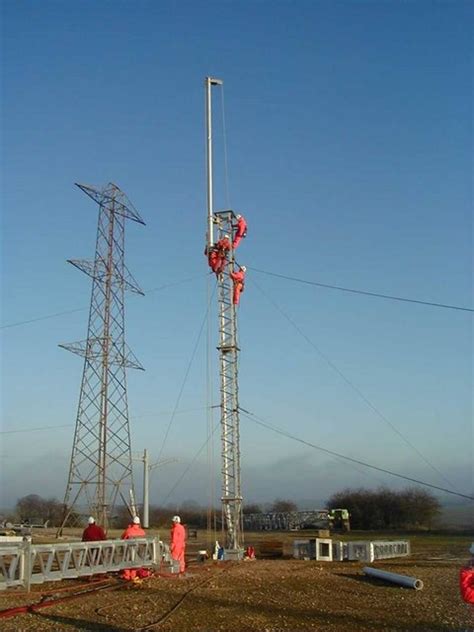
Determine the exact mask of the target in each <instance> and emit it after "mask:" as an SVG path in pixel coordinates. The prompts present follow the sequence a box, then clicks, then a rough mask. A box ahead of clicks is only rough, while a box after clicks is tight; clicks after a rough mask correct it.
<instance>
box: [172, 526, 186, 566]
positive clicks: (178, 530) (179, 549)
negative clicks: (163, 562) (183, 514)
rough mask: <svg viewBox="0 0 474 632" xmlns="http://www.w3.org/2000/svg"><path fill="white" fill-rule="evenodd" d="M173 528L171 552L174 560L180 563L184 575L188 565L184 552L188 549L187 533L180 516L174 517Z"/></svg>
mask: <svg viewBox="0 0 474 632" xmlns="http://www.w3.org/2000/svg"><path fill="white" fill-rule="evenodd" d="M172 522H173V526H172V527H171V541H170V550H171V557H172V558H173V560H176V561H177V562H179V572H180V573H184V570H185V568H186V564H185V561H184V551H185V548H186V543H185V541H186V531H185V529H184V527H183V525H182V524H181V518H180V517H179V516H173V519H172Z"/></svg>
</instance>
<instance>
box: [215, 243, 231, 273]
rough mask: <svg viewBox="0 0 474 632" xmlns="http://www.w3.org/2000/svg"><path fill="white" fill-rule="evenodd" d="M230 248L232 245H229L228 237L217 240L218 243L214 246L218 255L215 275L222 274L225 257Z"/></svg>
mask: <svg viewBox="0 0 474 632" xmlns="http://www.w3.org/2000/svg"><path fill="white" fill-rule="evenodd" d="M231 246H232V244H231V243H230V237H229V235H224V237H221V239H219V241H218V242H217V243H216V245H215V247H216V249H217V254H218V263H217V266H216V270H215V273H216V274H217V275H219V274H221V273H222V272H224V268H225V267H226V265H227V255H228V253H229V251H230V249H231Z"/></svg>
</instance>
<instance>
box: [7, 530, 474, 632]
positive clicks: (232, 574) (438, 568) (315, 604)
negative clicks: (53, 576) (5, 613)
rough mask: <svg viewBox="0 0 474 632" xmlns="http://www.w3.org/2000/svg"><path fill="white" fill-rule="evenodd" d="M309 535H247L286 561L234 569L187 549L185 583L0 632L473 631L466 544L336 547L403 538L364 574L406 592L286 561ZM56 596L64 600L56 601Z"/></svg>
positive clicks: (23, 618)
mask: <svg viewBox="0 0 474 632" xmlns="http://www.w3.org/2000/svg"><path fill="white" fill-rule="evenodd" d="M198 535H201V534H198ZM203 535H205V534H203ZM311 535H312V534H311V532H306V531H305V532H299V533H296V534H295V533H279V532H272V533H271V534H268V533H266V534H265V533H261V534H246V544H247V545H254V546H255V547H256V549H257V555H258V552H259V550H260V545H261V544H262V542H267V544H268V542H269V540H278V541H280V542H281V541H283V544H284V548H283V550H284V556H285V557H284V558H279V559H261V558H259V559H257V560H256V561H245V562H240V563H237V562H219V563H217V562H210V561H209V562H206V563H205V564H199V563H198V562H197V559H196V557H197V556H196V554H197V551H198V549H200V548H203V547H204V548H205V545H206V540H205V538H203V539H197V540H190V541H189V543H188V550H187V552H188V555H187V558H188V562H189V564H188V568H187V572H186V574H185V576H182V577H173V578H169V577H166V578H165V577H160V576H156V577H152V578H150V579H147V580H144V581H143V582H142V583H141V584H130V583H122V582H120V581H119V580H116V583H115V584H114V585H113V586H112V587H111V588H108V589H106V590H104V591H103V592H100V591H97V592H93V593H91V594H89V595H87V596H81V597H80V598H76V599H74V600H71V601H66V602H63V603H60V604H57V605H54V606H50V607H47V608H44V609H42V610H39V611H37V612H34V613H28V614H20V615H17V616H15V617H12V618H4V619H0V630H2V631H3V632H10V631H11V632H33V631H36V630H37V631H39V632H41V631H48V632H51V631H53V630H76V631H79V630H80V631H102V632H109V631H110V632H126V631H132V630H133V631H135V632H145V630H156V631H161V630H163V631H165V630H166V631H171V630H172V631H173V632H187V631H188V630H196V631H201V632H205V631H206V632H211V631H212V632H213V631H215V630H225V631H227V630H228V631H239V632H240V631H241V632H245V631H262V632H277V631H279V630H318V631H320V632H363V631H364V632H365V631H367V632H369V631H370V632H374V631H375V632H385V631H386V632H388V631H390V632H402V631H407V632H408V631H410V632H415V631H419V632H444V631H446V632H447V631H449V630H451V631H452V630H454V631H456V632H461V631H462V632H472V631H474V607H472V606H469V605H467V604H465V603H464V602H463V601H462V600H461V599H460V597H459V589H458V573H459V568H460V567H461V566H462V565H463V563H464V562H465V560H466V557H467V550H468V547H469V543H470V541H471V537H467V536H436V535H415V536H414V535H406V534H396V535H395V534H390V535H388V534H373V533H371V534H368V533H365V534H361V533H357V534H351V536H350V537H349V538H348V537H346V538H345V539H352V540H356V539H409V540H410V542H411V547H412V555H411V556H410V557H409V558H398V559H393V560H385V561H383V562H376V563H374V564H372V566H374V567H377V568H381V569H385V570H389V571H392V572H395V573H401V574H405V575H410V576H414V577H417V578H419V579H421V580H422V581H423V582H424V589H423V590H421V591H415V590H412V589H408V588H401V587H398V586H395V585H391V584H386V583H384V582H381V581H378V580H373V579H369V578H367V577H366V576H365V575H364V574H363V573H362V566H363V564H360V563H354V562H337V563H336V562H333V563H321V562H316V561H300V560H293V559H291V558H290V555H291V551H292V540H293V539H295V538H298V539H301V538H306V537H311ZM164 539H166V538H164ZM472 539H474V538H472ZM263 550H264V548H263V547H262V551H263ZM76 584H77V585H79V584H81V585H84V580H77V582H76V580H74V581H73V580H69V582H55V583H50V584H48V585H46V584H43V585H40V586H35V587H34V592H32V593H30V595H29V596H27V595H25V594H23V595H21V594H15V593H14V592H8V593H3V594H1V593H0V609H5V608H8V607H13V606H18V605H23V604H26V603H34V602H38V601H39V599H40V597H41V594H43V595H44V594H45V593H47V592H48V591H49V592H50V593H54V592H55V591H56V592H57V591H58V590H60V589H64V588H65V587H66V588H67V587H71V586H74V585H76ZM61 594H66V593H61V592H59V593H58V594H57V596H61Z"/></svg>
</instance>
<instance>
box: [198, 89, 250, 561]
mask: <svg viewBox="0 0 474 632" xmlns="http://www.w3.org/2000/svg"><path fill="white" fill-rule="evenodd" d="M222 83H223V82H222V81H221V80H220V79H214V78H212V77H206V80H205V86H206V121H207V211H208V218H207V249H208V250H207V252H210V251H211V249H212V247H213V246H214V225H217V230H218V239H220V238H222V237H224V235H230V241H232V234H233V231H234V228H233V227H234V224H235V220H236V218H235V215H234V213H233V211H231V210H226V211H217V212H214V209H213V184H212V114H211V87H212V86H216V85H217V86H219V85H222ZM229 270H230V271H233V270H234V251H233V248H231V250H230V253H229V256H228V264H227V266H226V269H225V271H224V272H223V273H222V274H220V275H219V276H218V280H217V284H218V310H219V346H218V350H219V366H220V384H221V385H220V392H221V468H222V470H221V475H222V499H221V500H222V512H223V514H224V522H225V527H226V538H227V542H226V555H227V558H228V559H229V558H232V557H237V558H239V557H240V555H241V552H242V545H243V528H242V491H241V486H240V429H239V380H238V353H239V347H238V344H237V313H236V306H235V305H234V304H233V300H232V294H233V283H232V281H231V279H230V277H229V274H228V272H229Z"/></svg>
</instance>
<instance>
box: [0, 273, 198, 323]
mask: <svg viewBox="0 0 474 632" xmlns="http://www.w3.org/2000/svg"><path fill="white" fill-rule="evenodd" d="M206 276H207V273H206ZM202 277H203V275H202V274H199V275H195V276H192V277H188V278H186V279H181V281H175V282H174V283H165V284H164V285H159V286H158V287H153V288H151V289H150V290H145V294H151V293H152V292H159V291H161V290H166V289H168V288H170V287H175V286H177V285H181V284H183V283H189V282H190V281H194V280H196V279H200V278H202ZM88 309H89V307H77V308H76V309H67V310H65V311H63V312H55V313H54V314H46V315H45V316H38V317H37V318H30V319H29V320H19V321H17V322H14V323H7V324H5V325H0V329H9V328H11V327H19V326H20V325H29V324H30V323H36V322H38V321H40V320H48V319H49V318H57V317H58V316H65V315H67V314H74V313H75V312H85V311H86V310H88Z"/></svg>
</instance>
